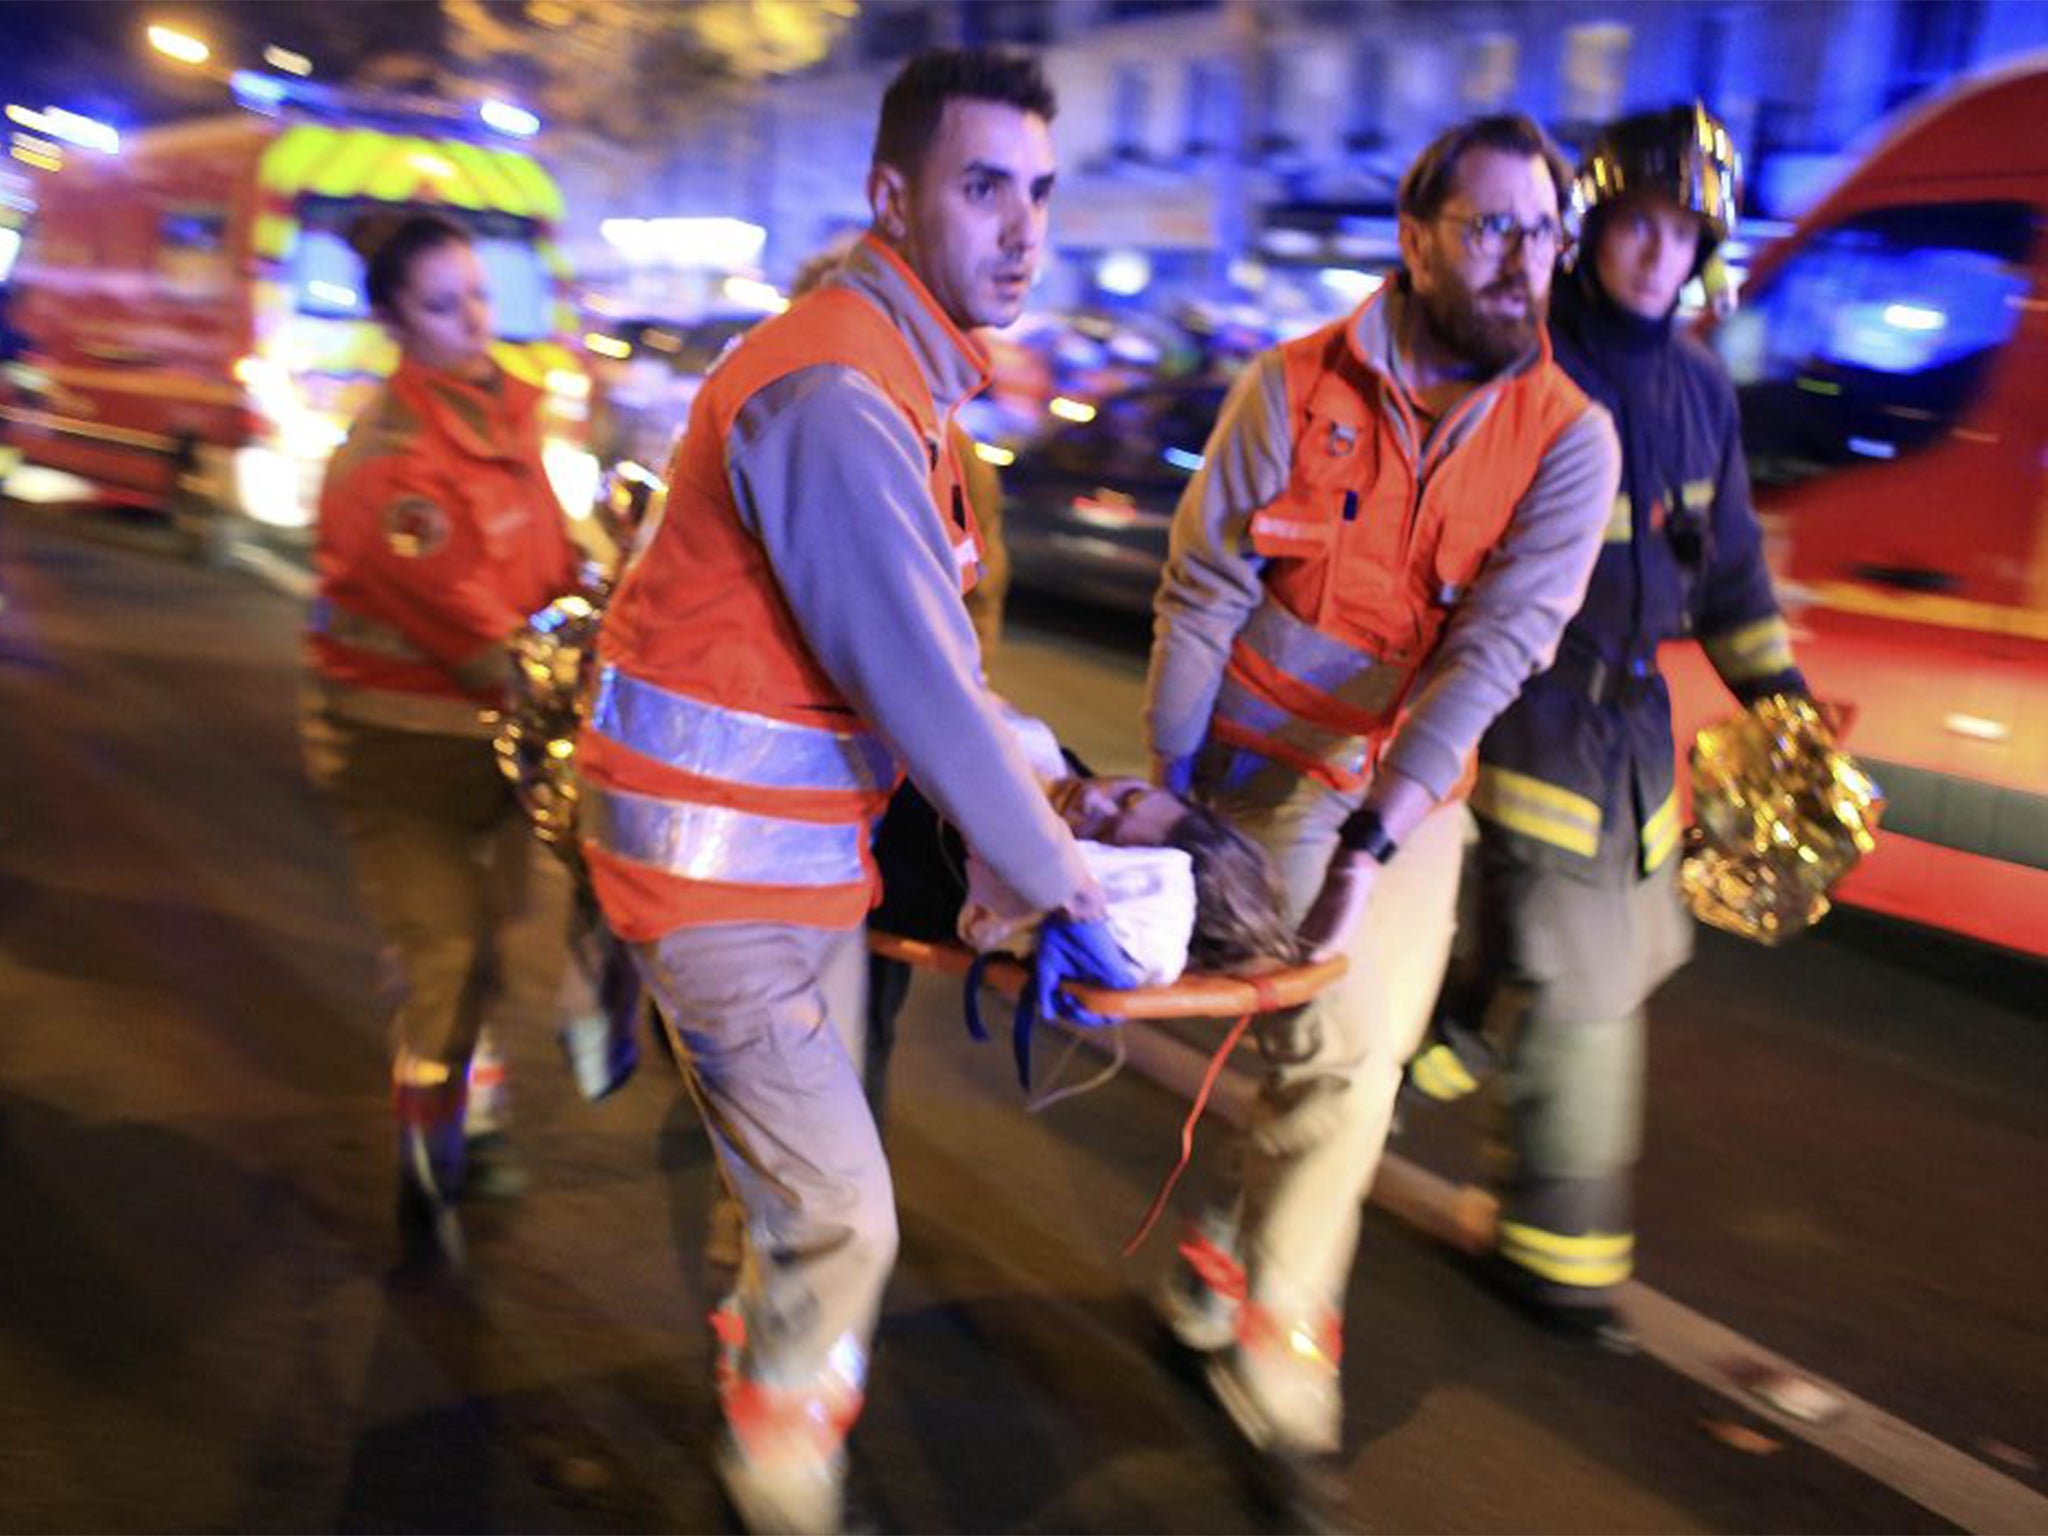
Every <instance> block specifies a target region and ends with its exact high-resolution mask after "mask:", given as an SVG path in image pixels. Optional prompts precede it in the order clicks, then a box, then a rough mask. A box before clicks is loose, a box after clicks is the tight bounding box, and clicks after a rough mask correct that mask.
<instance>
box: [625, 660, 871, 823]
mask: <svg viewBox="0 0 2048 1536" xmlns="http://www.w3.org/2000/svg"><path fill="white" fill-rule="evenodd" d="M590 723H591V726H592V728H593V729H595V730H598V731H601V732H603V733H604V734H605V735H606V736H609V737H610V738H611V739H612V740H613V741H616V742H617V743H619V745H621V746H624V747H630V748H632V749H633V750H634V751H635V752H638V753H640V754H642V755H643V756H646V757H651V758H653V759H654V760H655V761H656V762H658V763H663V764H666V765H667V766H668V767H671V768H675V769H679V770H681V771H682V772H684V773H690V774H695V775H696V776H697V777H699V778H705V779H723V780H724V781H725V782H726V783H728V784H753V785H758V786H760V787H761V788H764V789H822V790H850V791H856V792H858V791H866V790H880V789H883V788H886V787H887V786H888V785H889V783H890V782H891V781H892V780H893V779H894V777H895V772H896V769H895V764H894V762H893V761H892V760H891V759H890V757H889V752H888V749H887V748H886V747H884V746H883V745H882V744H881V742H880V741H878V740H877V739H876V738H875V737H874V736H872V735H870V734H868V733H867V732H865V731H828V730H824V729H822V728H821V727H818V726H811V725H792V724H790V723H789V722H788V721H787V720H771V719H770V718H769V717H768V716H766V715H756V714H751V713H749V712H748V711H746V710H743V709H727V708H725V707H724V706H722V705H718V704H707V703H705V702H704V701H703V700H701V699H692V698H689V697H687V696H685V695H683V694H680V693H671V692H670V691H669V690H668V689H666V688H661V687H657V686H656V685H655V684H653V683H649V682H643V681H642V680H641V679H639V678H637V677H634V676H633V675H631V674H630V673H627V672H621V671H620V670H619V669H618V668H617V667H613V666H607V667H606V668H604V670H603V671H602V672H600V673H599V674H598V680H597V701H596V704H595V706H594V707H593V708H592V710H591V715H590Z"/></svg>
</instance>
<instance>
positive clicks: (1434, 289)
mask: <svg viewBox="0 0 2048 1536" xmlns="http://www.w3.org/2000/svg"><path fill="white" fill-rule="evenodd" d="M1569 179H1570V173H1569V168H1568V167H1567V166H1566V165H1565V164H1564V163H1563V161H1562V160H1561V159H1560V158H1559V157H1558V155H1557V153H1556V151H1555V149H1554V148H1553V147H1552V145H1551V144H1550V141H1549V140H1548V139H1547V138H1546V137H1545V135H1544V134H1543V131H1542V130H1541V129H1540V128H1538V127H1537V126H1536V124H1535V123H1533V122H1531V121H1530V120H1529V119H1527V118H1526V117H1521V116H1496V117H1488V118H1483V119H1479V120H1475V121H1472V122H1468V123H1465V124H1462V125H1460V126H1458V127H1456V128H1453V129H1451V130H1450V131H1448V132H1446V133H1445V134H1443V135H1442V136H1441V137H1439V138H1438V139H1437V140H1436V141H1435V142H1434V143H1433V144H1431V145H1430V146H1429V147H1428V148H1427V149H1426V150H1424V151H1423V153H1422V154H1421V156H1420V157H1419V158H1418V159H1417V160H1416V161H1415V163H1414V164H1413V165H1412V166H1411V167H1410V168H1409V170H1408V173H1407V175H1406V176H1405V178H1404V179H1403V181H1402V183H1401V187H1400V193H1399V212H1400V242H1401V255H1402V267H1401V269H1400V271H1399V272H1397V273H1396V274H1395V276H1394V277H1393V278H1392V279H1391V280H1390V281H1389V282H1388V283H1387V284H1386V286H1385V287H1384V288H1382V289H1381V290H1380V291H1379V292H1378V293H1377V294H1376V295H1374V296H1373V297H1372V298H1371V299H1368V300H1367V301H1366V302H1365V303H1364V304H1363V305H1361V306H1360V307H1359V309H1358V310H1357V311H1356V312H1354V313H1353V314H1351V315H1350V316H1348V317H1346V318H1345V319H1343V320H1340V321H1338V322H1335V323H1333V324H1331V325H1328V326H1325V327H1323V328H1322V329H1320V330H1317V331H1314V332H1311V333H1310V334H1309V335H1307V336H1304V337H1302V338H1300V339H1299V340H1296V341H1292V342H1288V343H1286V344H1284V345H1282V346H1280V347H1277V348H1275V349H1272V350H1270V351H1267V352H1265V353H1262V354H1261V355H1260V356H1259V357H1258V358H1257V359H1256V360H1255V361H1254V362H1253V364H1252V365H1251V366H1250V367H1249V368H1248V369H1247V370H1246V371H1245V373H1244V375H1243V376H1242V377H1241V378H1240V379H1239V380H1238V382H1237V383H1236V385H1235V386H1234V387H1233V388H1232V390H1231V392H1230V394H1229V396H1228V397H1227V399H1226V401H1225V404H1224V407H1223V413H1222V417H1221V419H1220V420H1219V421H1218V423H1217V426H1216V429H1215V432H1214V433H1213V435H1212V436H1211V438H1210V440H1209V444H1208V446H1207V448H1206V449H1205V451H1204V462H1203V467H1202V469H1201V470H1200V472H1199V473H1197V474H1196V476H1195V478H1194V479H1193V480H1192V481H1191V482H1190V484H1189V486H1188V489H1187V492H1186V494H1185V495H1184V496H1183V498H1182V500H1181V504H1180V507H1179V510H1178V512H1177V513H1176V515H1175V519H1174V527H1173V537H1172V550H1171V556H1170V558H1169V561H1168V565H1167V569H1166V573H1165V576H1164V578H1163V580H1162V582H1161V585H1160V589H1159V593H1158V597H1157V600H1156V613H1157V639H1156V642H1155V646H1154V649H1153V654H1152V667H1151V676H1150V679H1149V683H1148V688H1147V698H1146V726H1147V730H1148V733H1149V736H1150V742H1151V747H1152V752H1153V755H1154V765H1155V777H1156V778H1157V779H1158V780H1159V782H1161V783H1163V784H1166V785H1168V786H1171V787H1178V786H1181V785H1184V784H1187V783H1190V782H1192V783H1193V784H1194V786H1195V787H1196V788H1197V789H1199V790H1200V791H1202V792H1203V793H1205V794H1206V795H1208V796H1209V797H1211V799H1212V801H1213V803H1215V804H1216V805H1218V806H1220V807H1221V808H1222V809H1223V810H1224V811H1225V812H1226V813H1228V814H1229V815H1230V816H1231V817H1232V818H1233V819H1234V820H1235V821H1236V822H1237V824H1238V825H1239V826H1241V827H1242V828H1244V829H1245V830H1246V831H1247V832H1249V833H1251V835H1252V836H1253V837H1255V838H1256V839H1258V840H1259V841H1260V842H1261V843H1262V844H1263V845H1264V846H1265V847H1266V849H1267V851H1268V852H1269V854H1271V856H1272V857H1273V859H1274V861H1275V863H1276V865H1277V866H1278V867H1279V870H1280V875H1281V880H1282V883H1283V885H1284V886H1285V888H1286V895H1287V900H1288V903H1289V908H1290V912H1291V915H1292V916H1293V918H1294V919H1295V920H1297V921H1298V922H1299V924H1300V929H1301V934H1302V937H1303V939H1304V940H1305V941H1307V943H1308V945H1309V947H1310V949H1311V950H1312V952H1313V953H1314V954H1315V955H1316V956H1318V957H1323V956H1328V955H1332V954H1339V953H1341V954H1344V955H1346V956H1348V958H1349V960H1350V971H1349V973H1348V975H1347V976H1346V977H1345V978H1344V979H1343V980H1342V981H1340V982H1339V983H1338V984H1337V985H1335V986H1334V987H1332V988H1331V989H1330V990H1329V991H1327V992H1326V993H1325V994H1324V995H1323V996H1322V997H1321V998H1320V999H1318V1000H1317V1001H1316V1002H1314V1003H1312V1004H1310V1005H1308V1006H1307V1007H1305V1008H1302V1009H1298V1010H1294V1011H1292V1012H1289V1013H1284V1014H1279V1015H1275V1016H1273V1017H1271V1018H1270V1019H1268V1020H1267V1021H1265V1023H1264V1024H1263V1026H1262V1028H1261V1032H1260V1041H1259V1043H1260V1047H1261V1051H1262V1053H1263V1055H1264V1057H1265V1060H1266V1062H1267V1064H1268V1071H1267V1073H1266V1076H1265V1079H1264V1081H1263V1082H1262V1084H1261V1086H1260V1090H1259V1095H1258V1098H1257V1101H1256V1105H1255V1108H1254V1112H1253V1116H1252V1119H1251V1122H1250V1124H1249V1126H1248V1128H1247V1134H1246V1137H1245V1141H1244V1146H1243V1175H1242V1184H1241V1188H1240V1190H1239V1191H1238V1197H1237V1201H1236V1205H1235V1208H1234V1209H1233V1210H1230V1211H1227V1212H1216V1213H1212V1215H1211V1216H1210V1217H1209V1218H1208V1219H1206V1220H1205V1221H1203V1222H1202V1223H1200V1224H1198V1226H1197V1228H1196V1229H1195V1230H1193V1231H1191V1232H1190V1233H1189V1234H1188V1237H1187V1240H1186V1242H1185V1243H1184V1245H1183V1247H1182V1250H1181V1251H1182V1255H1183V1258H1184V1260H1185V1263H1184V1264H1183V1265H1181V1266H1178V1267H1177V1268H1176V1270H1175V1271H1174V1273H1173V1274H1172V1275H1170V1276H1169V1277H1168V1283H1167V1285H1166V1286H1165V1287H1164V1288H1163V1289H1162V1291H1161V1293H1160V1301H1161V1305H1162V1309H1163V1311H1164V1313H1165V1316H1166V1319H1167V1321H1168V1323H1169V1325H1170V1326H1171V1327H1172V1328H1173V1329H1174V1331H1175V1333H1176V1334H1177V1335H1178V1336H1179V1337H1180V1339H1181V1340H1182V1341H1183V1342H1184V1343H1186V1344H1188V1345H1189V1346H1191V1347H1194V1348H1196V1349H1201V1350H1204V1351H1207V1352H1209V1360H1208V1376H1209V1380H1210V1382H1211V1384H1212V1386H1213V1387H1214V1389H1215V1391H1216V1393H1217V1396H1218V1397H1219V1399H1220V1400H1221V1402H1222V1403H1223V1405H1224V1407H1225V1408H1226V1409H1227V1410H1228V1411H1229V1412H1230V1414H1231V1416H1232V1417H1233V1419H1234V1420H1235V1422H1236V1423H1237V1425H1238V1427H1239V1428H1240V1429H1241V1430H1242V1431H1243V1432H1244V1433H1245V1435H1246V1436H1247V1437H1248V1438H1249V1439H1250V1440H1251V1441H1252V1442H1253V1443H1254V1444H1255V1445H1256V1446H1258V1447H1259V1448H1260V1449H1262V1450H1263V1451H1265V1452H1266V1453H1268V1455H1269V1456H1270V1457H1271V1458H1272V1459H1273V1463H1274V1464H1275V1465H1277V1466H1279V1467H1281V1468H1283V1469H1286V1470H1289V1471H1292V1472H1304V1471H1310V1470H1312V1469H1313V1468H1314V1466H1315V1464H1316V1461H1317V1459H1318V1458H1319V1457H1321V1456H1322V1455H1323V1454H1325V1453H1328V1452H1331V1451H1334V1450H1335V1449H1336V1447H1337V1444H1338V1438H1339V1432H1340V1420H1341V1401H1340V1396H1339V1388H1338V1373H1337V1356H1338V1350H1339V1345H1340V1340H1341V1333H1342V1319H1343V1302H1344V1294H1345V1290H1346V1287H1347V1284H1348V1279H1349V1275H1350V1270H1351V1263H1352V1258H1353V1254H1354V1251H1355V1249H1356V1246H1357V1240H1358V1229H1359V1205H1360V1202H1361V1200H1362V1199H1363V1197H1364V1195H1365V1193H1366V1191H1367V1190H1368V1189H1369V1188H1370V1186H1371V1184H1372V1180H1373V1175H1374V1171H1375V1169H1376V1167H1377V1165H1378V1160H1379V1155H1380V1151H1381V1147H1382V1144H1383V1142H1384V1141H1385V1138H1386V1134H1387V1127H1388V1121H1389V1117H1390V1114H1391V1111H1392V1107H1393V1101H1394V1096H1395V1093H1396V1090H1397V1089H1398V1087H1399V1084H1400V1076H1401V1066H1402V1063H1403V1062H1405V1061H1406V1060H1407V1058H1408V1056H1409V1055H1410V1053H1411V1052H1412V1051H1413V1050H1414V1048H1415V1045H1416V1043H1417V1041H1418V1039H1419V1038H1420V1036H1421V1034H1422V1031H1423V1029H1424V1028H1425V1026H1426V1024H1427V1022H1428V1018H1429V1009H1430V1004H1431V1002H1432V1000H1433V999H1434V997H1435V996H1436V991H1437V988H1438V985H1439V983H1440V981H1441V978H1442V971H1443V965H1444V960H1445V956H1446V953H1447V951H1448V948H1449V945H1450V939H1451V931H1452V927H1453V920H1454V912H1453V908H1454V897H1455V893H1456V888H1457V877H1458V859H1459V849H1460V844H1461V841H1462V828H1463V825H1464V811H1463V808H1462V806H1461V805H1459V803H1458V795H1459V791H1460V790H1461V788H1462V785H1463V781H1464V778H1465V774H1466V771H1467V764H1468V759H1469V758H1470V756H1471V753H1472V750H1473V748H1474V747H1475V746H1476V745H1477V744H1478V741H1479V737H1480V733H1481V732H1482V731H1484V730H1485V728H1486V727H1487V725H1488V724H1489V723H1490V722H1491V721H1492V720H1493V717H1494V716H1495V715H1496V714H1497V713H1498V712H1499V711H1500V710H1501V709H1503V708H1505V707H1506V705H1507V704H1508V703H1509V701H1510V700H1512V699H1513V698H1514V696H1515V694H1516V692H1517V691H1518V690H1519V689H1520V688H1521V686H1522V684H1523V682H1524V681H1525V680H1526V679H1527V678H1528V676H1529V675H1530V674H1531V673H1532V672H1534V671H1536V670H1538V669H1539V668H1541V667H1542V666H1543V665H1544V664H1545V663H1547V662H1548V660H1549V658H1550V656H1551V654H1552V652H1553V650H1554V648H1555V646H1556V644H1557V639H1558V635H1559V634H1560V632H1561V631H1562V630H1563V628H1564V624H1565V621H1566V619H1568V618H1569V617H1570V615H1571V614H1572V612H1573V611H1574V610H1575V609H1576V607H1577V606H1578V602H1579V599H1580V596H1581V595H1582V594H1583V592H1584V590H1585V583H1586V578H1587V573H1588V572H1589V571H1590V569H1591V567H1592V564H1593V560H1594V557H1595V555H1596V554H1597V553H1598V550H1599V541H1600V530H1601V527H1602V525H1603V524H1604V523H1605V522H1606V518H1607V511H1608V508H1609V506H1610V505H1611V504H1612V502H1613V499H1614V486H1615V476H1616V473H1617V469H1618V459H1619V452H1618V449H1617V447H1616V444H1615V437H1614V429H1613V425H1612V423H1611V422H1610V421H1609V419H1608V415H1607V412H1606V411H1604V410H1603V409H1601V408H1600V407H1599V406H1597V405H1595V404H1592V403H1591V402H1589V401H1588V400H1587V398H1586V396H1585V395H1584V393H1583V392H1582V391H1580V390H1579V389H1578V388H1577V386H1575V385H1574V384H1573V383H1572V382H1571V381H1570V379H1568V378H1566V377H1565V375H1564V373H1563V372H1562V370H1560V369H1559V368H1558V367H1557V365H1556V364H1555V363H1554V362H1553V361H1552V360H1551V356H1550V347H1549V343H1548V341H1547V340H1546V339H1545V336H1544V329H1543V316H1544V304H1545V300H1546V296H1547V294H1548V291H1549V287H1550V274H1551V268H1552V264H1553V262H1554V261H1555V260H1556V257H1557V252H1558V249H1559V246H1560V244H1561V242H1562V238H1563V228H1562V224H1561V215H1560V207H1561V201H1562V198H1563V196H1564V193H1565V190H1566V188H1567V187H1568V185H1569ZM1307 1486H1309V1487H1313V1486H1314V1480H1313V1479H1311V1481H1310V1482H1309V1484H1308V1485H1307Z"/></svg>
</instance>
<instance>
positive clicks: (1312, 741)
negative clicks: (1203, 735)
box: [1216, 675, 1366, 774]
mask: <svg viewBox="0 0 2048 1536" xmlns="http://www.w3.org/2000/svg"><path fill="white" fill-rule="evenodd" d="M1216 714H1217V716H1218V717H1219V718H1221V719H1224V720H1228V721H1230V722H1231V723H1232V724H1233V725H1240V726H1243V727H1244V728H1245V729H1246V730H1251V731H1257V732H1258V733H1259V734H1260V735H1261V736H1272V737H1276V738H1278V739H1279V740H1281V741H1284V742H1285V743H1287V745H1288V746H1290V747H1293V748H1294V749H1295V750H1296V751H1298V752H1301V753H1303V754H1305V755H1306V756H1309V757H1312V758H1314V759H1315V760H1316V761H1317V762H1322V763H1328V764H1330V766H1332V767H1333V768H1339V769H1342V770H1343V771H1344V772H1346V773H1361V774H1362V773H1364V772H1365V765H1366V749H1365V738H1364V737H1362V736H1354V735H1352V734H1351V733H1350V732H1349V731H1333V730H1331V729H1329V728H1328V727H1327V726H1321V725H1311V724H1309V723H1308V721H1306V720H1303V719H1302V718H1300V717H1299V716H1298V715H1291V714H1289V713H1288V712H1287V711H1286V710H1284V709H1282V708H1281V707H1280V706H1279V705H1277V704H1272V703H1268V702H1267V701H1266V700H1265V699H1262V698H1260V697H1259V696H1258V695H1257V694H1255V693H1253V692H1252V691H1251V690H1250V689H1248V688H1246V687H1245V686H1244V685H1243V684H1242V683H1240V682H1238V681H1237V680H1236V679H1235V678H1233V677H1229V676H1227V675H1226V676H1225V677H1224V679H1223V686H1222V688H1220V689H1219V690H1218V691H1217V694H1216Z"/></svg>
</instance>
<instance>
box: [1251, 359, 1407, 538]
mask: <svg viewBox="0 0 2048 1536" xmlns="http://www.w3.org/2000/svg"><path fill="white" fill-rule="evenodd" d="M1375 426H1376V424H1375V423H1374V422H1373V420H1372V418H1371V414H1370V413H1369V412H1368V411H1367V409H1366V406H1365V403H1364V402H1363V401H1362V400H1360V399H1359V397H1358V393H1357V391H1356V390H1354V389H1353V388H1351V387H1350V386H1349V385H1348V384H1346V383H1345V382H1344V381H1343V380H1341V379H1340V378H1339V377H1338V376H1337V375H1335V374H1330V373H1326V374H1324V375H1323V376H1322V378H1321V380H1320V381H1319V382H1318V384H1317V387H1316V389H1315V392H1314V393H1313V394H1312V395H1311V396H1310V397H1309V402H1308V409H1307V411H1306V412H1304V413H1302V414H1301V415H1300V416H1298V417H1297V418H1296V422H1295V432H1296V437H1295V443H1294V456H1293V462H1292V464H1291V466H1290V467H1289V470H1288V476H1287V489H1286V490H1284V491H1282V492H1281V493H1280V495H1279V496H1277V497H1275V498H1274V499H1273V500H1272V501H1270V502H1268V503H1267V504H1266V505H1265V506H1263V507H1261V508H1259V510H1258V511H1257V512H1255V513H1253V514H1252V520H1251V527H1250V529H1249V534H1250V539H1251V546H1252V549H1253V551H1254V552H1255V553H1257V554H1261V555H1264V556H1266V557H1267V558H1268V559H1274V560H1309V561H1314V560H1323V559H1327V558H1329V557H1330V556H1332V555H1334V554H1335V553H1336V551H1337V545H1338V542H1339V540H1340V539H1341V538H1342V537H1343V536H1344V533H1345V524H1346V523H1347V522H1351V523H1355V522H1356V521H1357V520H1358V518H1359V517H1360V516H1362V515H1363V511H1364V508H1363V505H1362V503H1363V500H1364V496H1365V489H1366V488H1367V487H1369V486H1370V485H1371V484H1372V483H1373V481H1374V479H1375V478H1376V476H1377V474H1378V470H1379V451H1380V449H1379V440H1378V436H1377V433H1376V430H1375Z"/></svg>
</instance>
